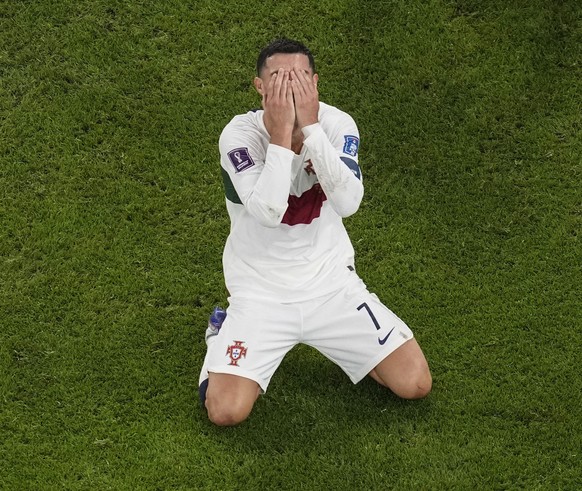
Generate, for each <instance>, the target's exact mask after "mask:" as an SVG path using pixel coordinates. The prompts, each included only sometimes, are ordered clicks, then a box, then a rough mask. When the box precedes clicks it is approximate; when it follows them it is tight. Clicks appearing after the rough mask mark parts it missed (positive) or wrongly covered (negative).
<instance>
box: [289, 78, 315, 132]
mask: <svg viewBox="0 0 582 491" xmlns="http://www.w3.org/2000/svg"><path fill="white" fill-rule="evenodd" d="M291 77H292V79H291V88H292V90H293V99H294V100H295V113H296V117H297V123H298V126H299V128H304V127H305V126H309V125H310V124H314V123H317V121H318V120H319V119H318V114H319V93H318V91H317V78H315V77H313V76H312V75H310V74H309V73H307V72H305V71H303V70H296V69H295V68H293V70H292V71H291Z"/></svg>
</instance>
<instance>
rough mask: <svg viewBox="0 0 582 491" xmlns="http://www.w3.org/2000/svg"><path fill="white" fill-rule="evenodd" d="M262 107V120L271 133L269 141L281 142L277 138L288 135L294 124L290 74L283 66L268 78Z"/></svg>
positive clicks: (283, 137) (284, 137)
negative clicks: (263, 112)
mask: <svg viewBox="0 0 582 491" xmlns="http://www.w3.org/2000/svg"><path fill="white" fill-rule="evenodd" d="M263 109H264V110H265V114H264V116H263V121H264V122H265V126H266V128H267V131H268V132H269V135H271V141H272V142H273V143H278V144H281V143H280V142H279V140H280V139H284V140H286V139H287V136H289V137H290V135H291V134H292V132H293V126H294V125H295V106H294V104H293V91H292V90H291V81H290V75H289V72H288V71H285V70H284V69H283V68H281V69H279V70H278V71H277V72H275V73H273V75H272V76H271V79H270V80H269V84H268V85H267V90H266V91H265V92H264V93H263Z"/></svg>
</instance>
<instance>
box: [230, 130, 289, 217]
mask: <svg viewBox="0 0 582 491" xmlns="http://www.w3.org/2000/svg"><path fill="white" fill-rule="evenodd" d="M219 148H220V163H221V167H222V170H223V175H224V177H225V179H228V181H229V185H230V184H232V188H233V190H234V192H235V193H233V194H235V195H236V196H238V198H239V199H240V203H241V204H242V205H244V207H245V209H246V210H247V211H248V213H249V214H250V215H252V216H253V217H255V218H256V219H257V220H258V221H259V223H260V224H261V225H263V226H266V227H276V226H277V225H279V224H280V223H281V220H282V219H283V215H284V214H285V211H286V210H287V206H288V199H289V189H290V183H291V164H292V162H293V152H292V151H291V150H289V149H286V148H283V147H280V146H278V145H272V144H269V145H268V147H267V150H266V152H265V150H264V149H263V148H262V146H261V145H260V144H258V143H257V142H256V141H253V138H252V132H251V131H248V132H245V131H241V130H237V131H233V130H230V129H229V128H228V126H227V128H225V130H224V131H223V132H222V134H221V136H220V141H219ZM227 197H228V195H227Z"/></svg>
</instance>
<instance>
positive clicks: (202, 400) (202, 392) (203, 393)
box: [198, 379, 208, 407]
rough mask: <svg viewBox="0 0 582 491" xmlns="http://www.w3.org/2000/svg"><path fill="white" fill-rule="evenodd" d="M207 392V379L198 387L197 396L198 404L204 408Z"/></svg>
mask: <svg viewBox="0 0 582 491" xmlns="http://www.w3.org/2000/svg"><path fill="white" fill-rule="evenodd" d="M207 390H208V379H206V380H204V381H203V382H202V383H201V384H200V387H198V396H199V397H200V403H201V404H202V406H203V407H204V406H205V403H206V391H207Z"/></svg>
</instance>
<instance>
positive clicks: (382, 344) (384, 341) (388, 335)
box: [378, 327, 395, 346]
mask: <svg viewBox="0 0 582 491" xmlns="http://www.w3.org/2000/svg"><path fill="white" fill-rule="evenodd" d="M394 329H395V328H394V327H393V328H392V329H390V332H389V333H388V334H386V337H385V338H384V339H380V338H378V342H379V343H380V345H381V346H384V343H386V341H388V338H389V337H390V334H392V331H394Z"/></svg>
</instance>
